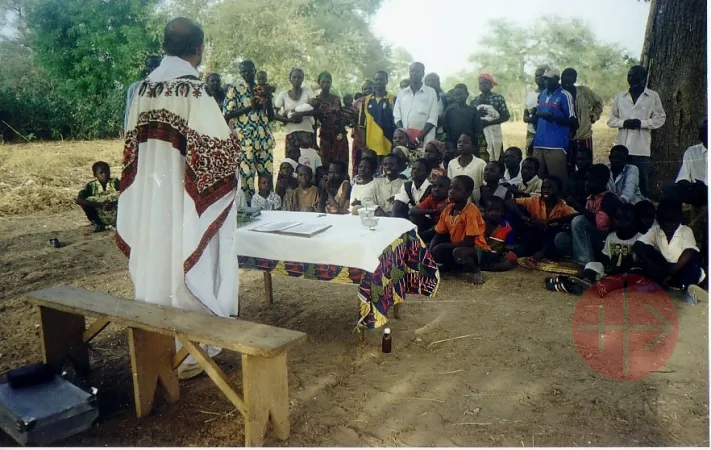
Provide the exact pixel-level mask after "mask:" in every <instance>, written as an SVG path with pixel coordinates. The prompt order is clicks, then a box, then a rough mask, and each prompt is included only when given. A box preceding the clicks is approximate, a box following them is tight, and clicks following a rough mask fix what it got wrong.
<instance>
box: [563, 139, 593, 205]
mask: <svg viewBox="0 0 711 450" xmlns="http://www.w3.org/2000/svg"><path fill="white" fill-rule="evenodd" d="M592 164H593V156H592V150H590V149H589V148H579V149H578V151H577V152H575V171H574V172H572V173H571V174H570V176H569V177H568V183H566V185H565V196H564V197H563V198H564V199H565V201H566V203H568V204H569V205H570V206H572V207H573V208H575V209H579V210H582V209H583V208H585V202H587V198H588V194H587V191H586V190H585V178H586V177H587V175H588V170H590V167H592Z"/></svg>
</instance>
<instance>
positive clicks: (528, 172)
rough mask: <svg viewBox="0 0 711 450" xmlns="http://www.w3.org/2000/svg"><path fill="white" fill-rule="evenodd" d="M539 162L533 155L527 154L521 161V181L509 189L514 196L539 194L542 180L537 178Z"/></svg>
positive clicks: (534, 195) (521, 196)
mask: <svg viewBox="0 0 711 450" xmlns="http://www.w3.org/2000/svg"><path fill="white" fill-rule="evenodd" d="M540 167H541V162H540V161H538V159H536V158H534V157H533V156H529V157H528V158H526V159H524V160H523V162H522V163H521V182H520V183H519V184H518V186H513V184H512V185H511V187H510V188H509V190H510V191H511V192H512V193H513V196H514V197H516V198H526V197H537V196H539V195H541V187H542V186H543V180H541V179H540V178H538V175H536V174H537V173H538V170H539V169H540Z"/></svg>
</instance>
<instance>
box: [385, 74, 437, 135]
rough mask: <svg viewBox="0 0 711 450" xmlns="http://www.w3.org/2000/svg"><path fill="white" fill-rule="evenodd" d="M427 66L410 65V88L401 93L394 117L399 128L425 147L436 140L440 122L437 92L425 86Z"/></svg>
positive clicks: (396, 103)
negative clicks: (436, 130)
mask: <svg viewBox="0 0 711 450" xmlns="http://www.w3.org/2000/svg"><path fill="white" fill-rule="evenodd" d="M424 76H425V65H424V64H422V63H420V62H415V63H412V65H410V86H409V87H407V88H406V89H403V90H401V91H400V93H399V94H398V96H397V100H396V101H395V110H394V112H393V116H394V118H395V123H396V125H397V127H398V128H405V129H406V130H407V131H408V134H409V135H410V137H411V138H413V137H414V141H415V144H417V145H418V146H423V147H424V146H425V145H426V144H427V143H428V142H429V141H432V140H434V138H435V129H436V128H437V121H438V120H439V106H438V105H439V104H438V101H437V92H435V90H434V89H432V88H431V87H429V86H425V85H424V83H423V82H422V79H423V78H424Z"/></svg>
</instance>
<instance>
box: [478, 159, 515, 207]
mask: <svg viewBox="0 0 711 450" xmlns="http://www.w3.org/2000/svg"><path fill="white" fill-rule="evenodd" d="M504 170H505V169H504V163H502V162H501V161H491V162H488V163H487V164H486V166H485V167H484V186H482V187H481V189H480V194H479V207H480V208H482V209H486V205H487V204H488V202H489V200H491V199H492V198H493V197H498V198H500V199H502V200H508V199H510V198H512V197H513V194H512V193H511V192H510V191H509V190H508V189H506V187H504V186H503V185H501V184H499V182H500V181H501V177H503V176H504Z"/></svg>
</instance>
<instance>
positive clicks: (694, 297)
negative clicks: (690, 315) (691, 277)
mask: <svg viewBox="0 0 711 450" xmlns="http://www.w3.org/2000/svg"><path fill="white" fill-rule="evenodd" d="M708 301H709V293H708V292H706V291H705V290H703V289H701V288H700V287H699V286H697V285H695V284H692V285H690V286H689V287H688V288H686V303H691V304H693V305H696V304H698V303H699V302H707V303H708Z"/></svg>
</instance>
